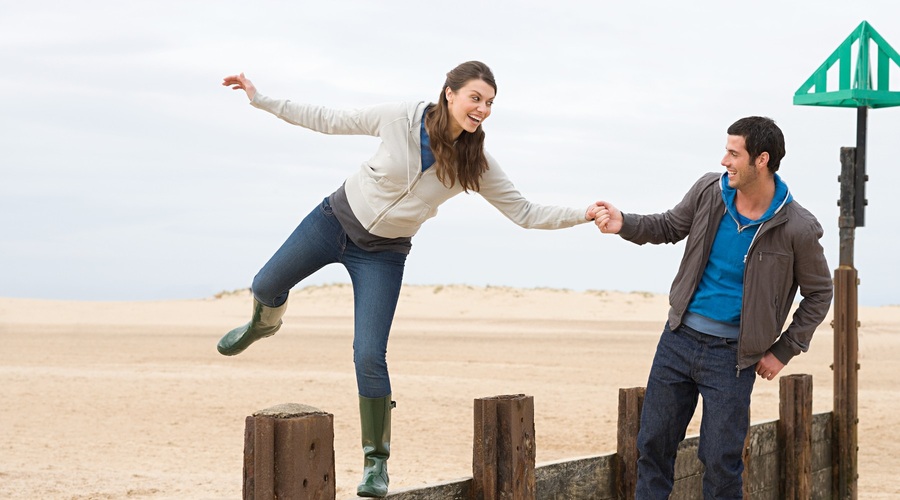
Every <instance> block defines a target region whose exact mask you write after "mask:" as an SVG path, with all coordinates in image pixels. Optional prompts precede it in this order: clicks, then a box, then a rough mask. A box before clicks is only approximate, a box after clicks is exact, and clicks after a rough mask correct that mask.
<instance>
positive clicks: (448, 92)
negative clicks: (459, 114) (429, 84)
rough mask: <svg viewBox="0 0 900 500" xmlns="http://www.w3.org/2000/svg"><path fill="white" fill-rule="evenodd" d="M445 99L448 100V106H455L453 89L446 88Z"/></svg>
mask: <svg viewBox="0 0 900 500" xmlns="http://www.w3.org/2000/svg"><path fill="white" fill-rule="evenodd" d="M444 98H445V99H447V103H448V104H453V89H451V88H450V87H449V86H448V87H444Z"/></svg>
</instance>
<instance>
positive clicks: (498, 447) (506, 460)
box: [472, 394, 536, 500]
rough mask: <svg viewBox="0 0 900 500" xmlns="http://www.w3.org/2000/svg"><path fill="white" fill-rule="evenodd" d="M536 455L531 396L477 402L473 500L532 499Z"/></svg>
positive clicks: (486, 399)
mask: <svg viewBox="0 0 900 500" xmlns="http://www.w3.org/2000/svg"><path fill="white" fill-rule="evenodd" d="M535 453H536V449H535V442H534V398H533V397H532V396H525V395H524V394H517V395H512V396H495V397H490V398H479V399H476V400H475V436H474V442H473V450H472V476H473V479H474V481H473V489H474V498H476V499H479V500H480V499H484V500H501V499H503V500H533V499H534V494H535V478H534V461H535Z"/></svg>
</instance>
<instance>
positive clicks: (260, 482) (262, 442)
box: [244, 416, 275, 500]
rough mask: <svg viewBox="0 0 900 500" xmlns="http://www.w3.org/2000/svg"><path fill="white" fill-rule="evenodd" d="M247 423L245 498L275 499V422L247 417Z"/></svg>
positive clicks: (248, 499)
mask: <svg viewBox="0 0 900 500" xmlns="http://www.w3.org/2000/svg"><path fill="white" fill-rule="evenodd" d="M245 422H246V425H247V430H245V432H244V437H245V441H244V450H245V455H244V498H245V499H246V500H269V499H272V498H275V423H274V420H273V419H271V418H269V417H259V416H252V417H247V419H246V421H245ZM248 449H249V455H248V454H247V450H248ZM248 465H249V467H248Z"/></svg>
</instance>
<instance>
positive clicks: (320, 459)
mask: <svg viewBox="0 0 900 500" xmlns="http://www.w3.org/2000/svg"><path fill="white" fill-rule="evenodd" d="M245 425H246V426H245V428H244V499H245V500H274V499H276V498H290V499H292V500H294V499H296V500H307V499H309V500H312V499H316V500H334V497H335V484H334V416H333V415H331V414H330V413H325V412H323V411H320V410H318V409H316V408H313V407H311V406H306V405H300V404H293V403H289V404H283V405H277V406H273V407H271V408H267V409H265V410H260V411H258V412H256V413H254V414H253V415H252V416H249V417H247V419H246V422H245Z"/></svg>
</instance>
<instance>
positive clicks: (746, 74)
mask: <svg viewBox="0 0 900 500" xmlns="http://www.w3.org/2000/svg"><path fill="white" fill-rule="evenodd" d="M851 5H852V6H853V7H850V6H851ZM863 20H867V21H869V22H870V23H871V24H872V26H873V27H874V28H875V29H876V30H877V31H878V32H879V33H880V34H881V35H882V36H883V37H884V38H886V39H887V41H888V42H889V43H892V44H893V46H894V48H900V22H898V20H900V2H897V1H896V0H882V1H855V2H852V3H848V2H846V1H844V0H840V1H838V0H816V1H809V2H784V1H769V0H765V1H758V2H722V1H692V2H668V1H653V2H647V1H643V2H642V1H632V2H587V1H584V2H572V1H559V0H557V1H552V2H548V1H543V2H532V1H516V2H512V1H476V2H469V1H456V2H423V1H421V0H419V1H408V0H403V1H390V2H389V1H383V2H382V1H372V0H360V1H341V0H334V1H316V2H305V1H293V2H262V1H261V2H252V3H251V2H237V1H231V0H218V1H215V2H211V1H210V2H196V1H179V2H175V1H155V2H146V1H139V0H136V1H129V2H119V1H115V2H114V1H83V0H82V1H78V2H71V1H42V0H35V1H29V2H12V1H6V0H0V92H2V94H3V97H4V98H3V100H2V102H0V127H2V134H0V296H4V297H33V298H48V299H79V300H145V299H180V298H199V297H208V296H211V295H213V294H215V293H217V292H219V291H222V290H232V289H237V288H246V287H248V286H249V285H250V282H251V280H252V278H253V276H254V274H255V273H256V271H257V270H258V269H259V268H260V267H261V266H262V265H263V264H264V263H265V261H266V260H267V259H268V258H269V257H270V255H271V254H272V253H273V252H274V251H275V250H276V249H277V247H278V246H279V245H280V244H281V242H282V241H283V240H284V239H285V238H286V237H287V235H288V234H290V232H291V231H292V230H293V228H294V227H295V226H296V224H297V223H298V222H299V221H300V220H301V219H302V218H303V216H305V215H306V214H307V213H308V212H309V210H310V209H311V208H312V207H313V206H314V205H315V204H316V203H318V202H319V201H321V199H322V198H323V197H324V196H326V195H328V194H329V193H331V192H332V191H333V190H334V189H335V188H337V187H338V186H339V185H340V184H341V182H342V181H343V180H344V179H345V178H346V177H347V176H348V175H350V174H351V173H352V172H354V171H355V170H356V169H357V168H359V165H360V163H361V162H363V161H364V160H365V159H367V158H368V157H369V156H370V155H371V154H372V153H373V152H374V150H375V148H376V147H377V144H378V142H377V139H376V138H371V137H346V136H327V135H322V134H317V133H314V132H310V131H308V130H304V129H301V128H299V127H294V126H291V125H289V124H287V123H285V122H282V121H280V120H278V119H277V118H275V117H273V116H272V115H270V114H268V113H265V112H263V111H260V110H257V109H255V108H252V107H251V106H249V104H247V100H246V98H245V96H244V95H243V93H242V92H234V91H232V90H229V89H227V88H225V87H222V86H221V81H222V77H224V76H226V75H229V74H234V73H237V72H241V71H243V72H245V73H246V75H247V76H248V77H249V78H251V79H252V80H253V82H254V83H255V84H256V85H257V87H258V88H259V90H260V92H262V93H264V94H266V95H270V96H272V97H280V98H291V99H293V100H298V101H306V102H311V103H315V104H322V105H327V106H334V107H353V106H361V105H367V104H374V103H378V102H384V101H392V100H415V101H418V100H434V99H436V97H437V96H438V94H439V92H440V90H441V84H442V83H443V80H444V75H445V73H446V72H447V71H448V70H450V69H451V68H453V67H454V66H456V65H457V64H458V63H460V62H463V61H467V60H471V59H478V60H482V61H484V62H486V63H487V64H488V65H489V66H491V68H492V69H493V71H494V74H495V76H496V78H497V83H498V87H499V90H498V94H497V98H496V101H495V105H494V107H493V114H492V115H491V117H490V119H489V120H487V122H486V123H485V130H486V133H487V142H486V145H487V148H488V150H489V151H490V152H491V154H492V155H493V156H494V157H495V158H497V160H498V161H499V162H500V163H501V164H502V165H503V167H504V170H506V172H507V173H508V174H509V176H510V177H511V178H512V180H513V182H514V183H515V184H516V186H517V187H518V188H519V189H520V190H521V191H522V192H523V193H524V194H525V195H526V197H528V198H529V199H531V200H532V201H535V202H539V203H544V204H559V205H570V206H574V207H586V206H587V205H588V204H589V203H591V202H593V201H594V200H597V199H605V200H609V201H612V202H613V203H616V204H617V205H618V206H619V207H620V208H622V209H623V210H624V211H628V212H638V213H653V212H660V211H663V210H666V209H668V208H670V207H671V206H673V205H674V204H675V203H677V202H678V201H679V200H680V199H681V197H682V196H683V194H684V192H685V191H686V190H687V189H688V188H689V187H690V185H691V184H692V183H693V182H694V180H696V178H697V177H699V176H700V175H702V174H703V173H705V172H709V171H721V170H722V167H721V166H720V164H719V161H720V159H721V157H722V155H723V152H724V146H725V140H726V134H725V130H726V128H727V127H728V125H729V124H731V123H732V122H733V121H735V120H736V119H738V118H740V117H743V116H747V115H766V116H771V117H773V118H774V119H775V120H776V121H777V122H778V123H779V125H780V126H781V127H782V129H783V130H784V132H785V135H786V139H787V156H786V158H785V160H784V161H783V163H782V168H781V171H780V173H781V175H782V177H783V178H784V179H785V181H786V182H787V183H788V185H789V186H790V188H791V190H792V192H793V194H794V197H795V199H796V200H797V201H799V202H800V203H801V204H802V205H804V206H805V207H807V208H808V209H809V210H811V211H812V212H813V213H814V214H815V215H816V216H817V217H818V218H819V220H820V222H821V223H822V225H823V227H824V228H825V237H824V238H823V240H822V243H823V245H824V247H825V249H826V254H827V257H828V261H829V267H831V268H832V269H834V268H835V267H836V266H837V264H838V227H837V218H838V207H837V199H838V196H839V184H838V182H837V176H838V174H839V173H840V161H839V151H840V147H841V146H853V145H855V133H856V120H855V111H854V110H852V109H844V108H824V107H810V106H794V105H793V104H792V97H793V95H794V93H795V92H796V91H797V89H798V88H799V87H800V85H801V84H803V82H804V81H806V79H807V78H808V77H809V76H810V75H811V74H812V73H813V72H814V71H815V70H816V68H817V67H818V66H819V65H820V64H821V63H822V62H824V60H825V59H826V58H827V57H828V56H829V55H830V54H831V52H832V51H834V50H835V49H836V48H837V47H838V45H839V44H840V43H841V42H842V41H843V40H844V39H845V38H846V37H847V36H848V35H849V34H850V33H851V32H852V31H853V29H854V28H856V26H857V25H858V24H859V23H860V22H861V21H863ZM891 71H892V73H891V78H892V82H891V90H895V91H896V90H900V70H898V68H896V67H894V68H892V70H891ZM898 137H900V109H896V108H894V109H892V108H888V109H878V110H873V111H871V113H870V119H869V143H868V146H869V150H868V158H869V163H868V173H869V177H870V181H869V183H868V185H867V187H866V189H867V198H868V200H869V204H868V207H867V209H866V226H865V227H862V228H859V229H857V231H856V244H855V250H856V267H857V268H858V269H859V275H860V279H861V286H860V289H859V298H860V303H861V304H863V305H884V304H900V292H898V287H897V282H898V279H900V265H898V264H897V254H896V252H898V242H900V231H898V230H897V223H896V221H895V222H891V219H890V218H891V217H892V216H891V215H890V213H891V211H896V203H893V202H891V201H890V200H891V199H892V198H893V199H895V201H896V199H897V194H896V186H897V185H898V184H900V173H898V170H900V160H898V155H897V154H896V152H895V150H896V147H897V146H896V145H897V143H898V140H897V139H898ZM682 250H683V243H682V244H679V245H675V246H672V245H665V246H652V245H646V246H643V247H638V246H636V245H633V244H630V243H628V242H625V241H623V240H621V239H620V238H618V237H615V236H608V235H601V234H600V233H599V231H597V229H596V227H595V226H593V225H592V224H585V225H581V226H577V227H575V228H571V229H565V230H560V231H537V230H524V229H521V228H519V227H518V226H515V225H514V224H512V223H511V222H509V221H508V220H506V219H505V217H503V215H501V214H500V213H499V212H497V211H496V210H495V209H494V208H493V207H491V206H490V205H489V204H488V203H487V202H485V201H484V200H483V199H481V197H480V196H478V195H463V196H459V197H457V198H455V199H453V200H451V201H450V202H448V203H446V204H445V205H443V206H442V207H441V209H440V213H439V215H438V217H437V218H435V219H432V220H431V221H429V222H427V223H426V224H425V226H424V227H423V228H422V230H421V232H420V233H419V234H418V235H417V236H416V237H415V238H414V240H413V250H412V253H411V254H410V257H409V260H408V261H407V268H406V274H405V282H406V283H410V284H449V283H463V284H471V285H498V286H500V285H504V286H516V287H553V288H569V289H574V290H585V289H597V290H603V289H605V290H622V291H650V292H660V293H666V292H668V289H669V285H670V283H671V280H672V278H673V276H674V275H675V271H676V268H677V266H678V262H679V260H680V257H681V252H682ZM332 282H348V278H347V275H346V272H345V271H344V269H343V268H342V267H338V266H331V267H328V268H326V269H324V270H323V271H320V272H319V273H318V274H317V275H314V276H313V277H311V278H309V279H308V280H307V281H305V282H303V283H301V286H303V285H307V284H321V283H332Z"/></svg>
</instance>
